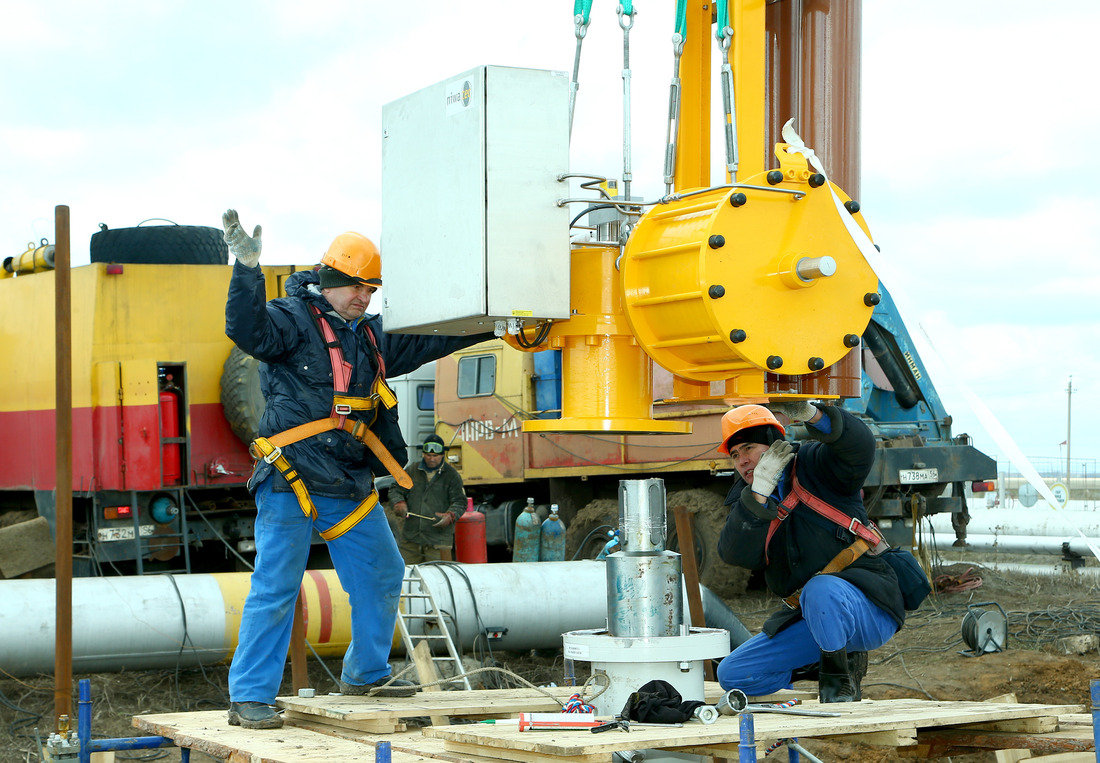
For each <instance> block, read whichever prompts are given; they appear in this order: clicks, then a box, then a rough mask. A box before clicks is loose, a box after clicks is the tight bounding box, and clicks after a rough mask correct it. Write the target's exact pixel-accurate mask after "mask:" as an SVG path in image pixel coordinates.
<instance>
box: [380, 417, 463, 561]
mask: <svg viewBox="0 0 1100 763" xmlns="http://www.w3.org/2000/svg"><path fill="white" fill-rule="evenodd" d="M446 449H447V448H446V446H445V445H444V444H443V439H442V438H441V437H440V436H439V435H436V434H430V435H428V436H427V437H425V438H424V442H423V444H422V445H421V446H420V450H421V452H422V453H423V458H421V460H420V463H418V464H416V465H411V466H410V468H409V476H410V477H412V483H413V484H412V487H411V488H403V487H401V486H400V485H394V486H393V487H391V488H390V500H391V501H392V502H393V513H394V514H396V515H397V516H399V517H404V518H405V529H404V531H403V532H402V534H401V556H402V557H404V559H405V564H420V563H421V562H433V561H439V560H443V561H451V558H452V557H451V547H452V546H453V545H454V539H455V522H457V521H458V518H459V517H460V516H462V512H463V511H465V509H466V494H465V492H463V489H462V477H461V475H459V473H458V472H457V471H456V470H455V468H454V467H453V466H451V465H450V464H448V463H447V461H446V459H445V458H444V457H443V456H444V453H445V452H446Z"/></svg>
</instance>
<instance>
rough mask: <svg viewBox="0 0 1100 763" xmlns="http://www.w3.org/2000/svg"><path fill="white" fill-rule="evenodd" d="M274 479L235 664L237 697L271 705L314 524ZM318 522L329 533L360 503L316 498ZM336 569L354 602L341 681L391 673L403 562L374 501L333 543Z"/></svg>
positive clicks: (266, 494) (264, 503)
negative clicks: (357, 521) (356, 521)
mask: <svg viewBox="0 0 1100 763" xmlns="http://www.w3.org/2000/svg"><path fill="white" fill-rule="evenodd" d="M271 483H272V478H270V477H269V478H268V479H266V480H264V481H263V482H262V483H261V484H260V487H259V489H258V490H257V491H256V509H257V514H256V569H255V571H254V572H253V573H252V584H251V588H250V589H249V592H248V596H247V597H246V599H245V603H244V612H243V613H242V615H241V629H240V633H239V635H238V637H237V650H236V652H235V653H234V655H233V664H232V666H231V667H230V669H229V696H230V699H231V701H233V702H267V703H269V704H270V703H273V702H274V701H275V697H276V695H277V694H278V692H279V686H280V684H281V683H282V679H283V670H284V667H285V665H286V657H287V649H288V648H289V646H290V629H291V626H292V625H293V623H294V605H295V602H296V601H297V599H298V589H299V588H300V587H301V585H302V575H303V574H305V569H306V562H307V560H308V557H309V543H310V538H311V536H312V534H313V529H314V524H315V523H314V522H313V521H311V520H310V518H309V517H307V516H306V515H305V514H304V513H303V512H302V509H301V507H300V506H299V505H298V500H297V499H296V498H295V497H294V494H293V493H276V492H275V491H273V490H272V489H271ZM313 504H314V506H316V507H317V520H316V527H317V529H318V530H319V531H324V530H327V529H328V528H330V527H332V526H333V525H334V524H336V523H337V522H339V521H340V520H342V519H343V518H344V517H346V516H347V515H348V513H350V512H351V511H352V510H353V509H354V508H355V507H356V506H357V505H358V502H357V501H351V500H347V499H338V498H325V497H324V496H313ZM328 550H329V555H330V556H331V558H332V563H333V567H335V569H336V574H337V575H338V576H339V578H340V585H341V587H343V589H344V590H345V591H346V592H347V594H348V599H349V601H350V605H351V644H350V646H348V650H347V652H346V653H345V655H344V667H343V672H342V674H341V676H340V678H341V680H343V681H345V682H347V683H349V684H367V683H372V682H374V681H377V680H378V679H380V678H385V677H387V676H388V675H389V674H390V665H389V662H388V660H389V655H390V644H391V642H392V640H393V629H394V625H395V624H396V621H397V602H398V599H399V598H400V596H401V580H402V578H403V577H404V575H405V564H404V562H403V561H402V560H401V554H400V553H399V552H398V550H397V541H395V540H394V537H393V533H392V532H391V531H390V526H389V523H388V522H387V521H386V513H385V511H383V509H382V507H381V506H376V507H375V508H374V510H372V511H371V513H370V514H368V515H367V516H366V517H364V518H363V520H362V521H360V522H359V524H357V525H356V526H355V527H353V528H352V529H350V530H348V531H347V532H346V533H344V534H343V535H341V536H340V537H339V538H336V539H334V540H331V541H329V542H328Z"/></svg>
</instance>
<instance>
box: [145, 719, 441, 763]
mask: <svg viewBox="0 0 1100 763" xmlns="http://www.w3.org/2000/svg"><path fill="white" fill-rule="evenodd" d="M134 726H135V727H137V728H139V729H141V730H142V731H144V732H146V733H149V734H156V735H159V736H163V737H168V738H169V739H171V740H172V741H174V742H175V743H176V745H177V746H179V747H187V748H189V749H191V750H196V751H198V752H202V753H205V754H207V755H210V756H211V757H214V758H217V759H218V760H225V761H231V763H238V762H240V763H245V762H247V763H333V761H339V760H348V761H351V760H373V759H374V743H375V740H368V739H367V738H365V737H364V738H363V740H362V741H352V740H350V739H338V738H334V737H332V736H328V735H325V734H318V733H315V732H313V731H308V730H306V729H299V728H295V727H293V726H283V728H281V729H264V730H258V731H256V730H251V729H242V728H240V727H239V726H230V725H229V723H228V722H227V721H226V713H225V711H224V710H210V711H206V712H201V713H163V714H160V715H137V716H134ZM391 755H392V760H393V761H394V763H414V762H415V761H423V760H425V756H423V755H417V754H412V753H407V752H397V751H392V750H391Z"/></svg>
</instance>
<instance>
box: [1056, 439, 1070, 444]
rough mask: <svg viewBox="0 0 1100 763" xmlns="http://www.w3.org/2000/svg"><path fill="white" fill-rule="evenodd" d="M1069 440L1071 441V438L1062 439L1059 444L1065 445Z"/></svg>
mask: <svg viewBox="0 0 1100 763" xmlns="http://www.w3.org/2000/svg"><path fill="white" fill-rule="evenodd" d="M1068 442H1069V440H1062V441H1061V442H1060V443H1058V444H1059V445H1065V444H1066V443H1068Z"/></svg>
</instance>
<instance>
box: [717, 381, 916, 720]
mask: <svg viewBox="0 0 1100 763" xmlns="http://www.w3.org/2000/svg"><path fill="white" fill-rule="evenodd" d="M781 420H782V421H786V422H788V423H789V422H792V421H795V422H798V421H800V422H805V424H806V430H807V432H808V434H809V437H810V442H808V443H804V444H797V443H791V442H788V441H787V440H786V439H785V436H786V434H787V427H786V426H784V424H783V423H782V421H781ZM718 451H719V452H720V453H723V454H725V455H728V456H729V457H730V458H731V459H732V460H733V466H734V469H735V470H736V471H737V474H738V480H737V481H736V483H735V484H734V485H733V487H732V488H731V490H730V492H729V495H728V496H727V497H726V504H727V505H728V506H729V507H730V513H729V517H728V518H727V520H726V524H725V527H724V528H723V530H722V534H721V536H720V538H719V541H718V553H719V555H720V556H721V558H722V559H723V560H724V561H726V562H728V563H729V564H733V565H736V566H738V567H744V568H747V569H750V570H761V571H763V573H764V579H765V581H766V583H767V586H768V588H769V590H771V591H772V592H773V593H775V594H776V595H778V596H780V597H782V598H783V599H784V605H785V609H783V610H781V611H779V612H776V613H775V614H773V615H772V616H771V617H769V618H768V620H767V622H765V623H764V627H763V632H762V633H759V634H757V635H756V636H753V637H752V638H750V639H748V640H747V641H745V642H744V643H742V644H741V645H739V646H738V647H737V648H736V649H735V650H734V651H733V653H732V654H730V655H729V656H728V657H726V658H725V659H724V660H722V663H721V664H720V665H719V666H718V680H719V682H720V683H721V684H722V687H723V688H725V689H735V688H736V689H740V690H742V691H744V692H745V693H746V694H750V695H757V696H759V695H763V694H770V693H771V692H774V691H776V690H778V689H782V688H783V687H785V686H788V685H790V683H791V682H792V681H795V680H799V679H802V678H816V679H817V681H818V688H819V693H820V699H821V701H822V702H854V701H859V700H860V698H861V696H862V694H861V687H860V681H861V679H862V677H863V674H864V673H866V670H867V651H869V650H871V649H877V648H878V647H880V646H882V645H883V644H885V643H886V642H887V641H888V640H889V639H890V638H891V637H892V636H893V635H894V633H895V632H896V631H897V630H898V629H899V628H900V627H901V626H902V624H903V623H904V622H905V608H906V602H905V601H903V596H902V590H901V587H900V585H899V582H898V576H897V574H896V573H895V572H894V567H893V565H892V563H891V562H890V561H889V560H887V559H885V558H883V557H884V556H891V555H892V554H887V555H884V554H883V551H884V550H885V549H886V545H885V544H884V543H882V542H881V536H880V535H878V532H877V530H875V529H874V526H873V525H872V524H871V523H870V521H869V520H868V517H867V512H866V510H865V509H864V507H863V500H862V487H863V481H864V479H866V477H867V475H868V473H869V472H870V469H871V465H872V463H873V462H874V456H875V439H874V436H873V435H872V434H871V431H870V430H869V429H868V428H867V425H866V424H864V423H863V422H862V421H860V420H859V419H858V418H857V417H856V416H854V415H852V414H851V413H849V412H847V411H845V410H844V409H842V408H839V407H836V406H816V405H813V404H811V403H809V402H797V403H780V404H773V405H771V407H770V408H766V407H764V406H761V405H743V406H739V407H737V408H734V409H732V410H730V411H728V412H727V413H726V414H725V415H724V416H723V417H722V442H721V444H720V445H719V446H718ZM876 554H878V555H876ZM925 582H927V581H925ZM921 598H923V597H921ZM918 603H919V602H918Z"/></svg>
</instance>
